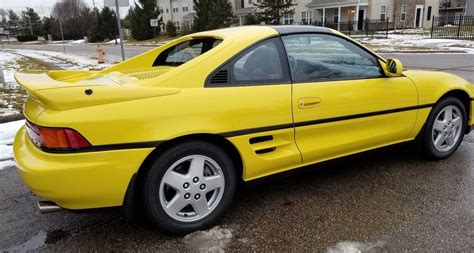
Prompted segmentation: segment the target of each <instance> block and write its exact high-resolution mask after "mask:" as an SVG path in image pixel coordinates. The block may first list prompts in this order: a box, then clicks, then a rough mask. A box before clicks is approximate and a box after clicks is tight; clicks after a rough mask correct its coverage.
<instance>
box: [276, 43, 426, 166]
mask: <svg viewBox="0 0 474 253" xmlns="http://www.w3.org/2000/svg"><path fill="white" fill-rule="evenodd" d="M282 41H283V44H284V47H285V50H286V53H287V57H288V61H289V65H290V70H291V76H292V80H293V95H292V96H293V101H292V103H293V117H294V125H295V136H296V143H297V146H298V147H299V149H300V151H301V153H302V157H303V162H304V163H305V164H308V163H313V162H317V161H322V160H327V159H331V158H335V157H339V156H343V155H347V154H351V153H356V152H360V151H363V150H368V149H372V148H375V147H379V146H384V145H388V144H392V143H397V142H401V141H404V140H406V139H407V138H408V135H409V134H410V132H411V131H412V130H413V127H414V124H415V120H416V116H417V111H416V110H415V109H413V106H416V105H417V92H416V88H415V86H414V84H413V83H412V82H411V81H410V80H409V79H408V78H407V77H404V76H401V77H393V78H388V77H386V76H385V75H384V74H383V71H382V69H381V66H380V59H378V58H377V57H376V56H374V55H373V54H372V53H370V52H369V51H367V50H365V49H363V48H362V47H360V46H358V45H357V44H355V43H353V42H351V41H349V40H347V39H345V38H343V37H339V36H337V35H331V34H292V35H286V36H282Z"/></svg>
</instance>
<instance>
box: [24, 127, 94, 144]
mask: <svg viewBox="0 0 474 253" xmlns="http://www.w3.org/2000/svg"><path fill="white" fill-rule="evenodd" d="M26 126H27V132H28V135H29V136H30V139H31V141H32V142H33V143H34V144H35V145H36V146H38V147H40V148H44V149H51V150H77V149H83V148H89V147H91V144H90V143H89V142H88V141H87V140H86V139H85V138H84V137H83V136H82V135H81V134H79V133H78V132H76V131H75V130H73V129H70V128H52V127H42V126H38V125H35V124H33V123H31V122H27V123H26Z"/></svg>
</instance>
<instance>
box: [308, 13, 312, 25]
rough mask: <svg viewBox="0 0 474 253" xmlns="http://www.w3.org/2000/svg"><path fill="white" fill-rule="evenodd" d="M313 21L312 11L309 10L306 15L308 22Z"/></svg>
mask: <svg viewBox="0 0 474 253" xmlns="http://www.w3.org/2000/svg"><path fill="white" fill-rule="evenodd" d="M311 23H313V11H309V15H308V24H311Z"/></svg>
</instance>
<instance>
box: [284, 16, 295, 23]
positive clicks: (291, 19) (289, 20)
mask: <svg viewBox="0 0 474 253" xmlns="http://www.w3.org/2000/svg"><path fill="white" fill-rule="evenodd" d="M293 22H294V15H293V14H290V15H285V16H284V17H283V23H284V24H285V25H291V24H293Z"/></svg>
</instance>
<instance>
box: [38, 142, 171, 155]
mask: <svg viewBox="0 0 474 253" xmlns="http://www.w3.org/2000/svg"><path fill="white" fill-rule="evenodd" d="M161 143H162V141H149V142H132V143H120V144H107V145H98V146H93V147H87V148H80V149H74V150H71V149H48V148H40V149H41V150H42V151H44V152H47V153H55V154H68V153H83V152H94V151H109V150H119V149H138V148H155V147H158V145H160V144H161Z"/></svg>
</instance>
